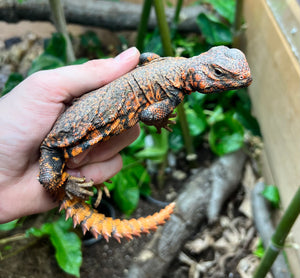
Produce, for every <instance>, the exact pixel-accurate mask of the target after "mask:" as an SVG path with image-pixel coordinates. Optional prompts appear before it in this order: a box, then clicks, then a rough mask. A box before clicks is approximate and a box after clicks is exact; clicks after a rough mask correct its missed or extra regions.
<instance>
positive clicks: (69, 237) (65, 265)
mask: <svg viewBox="0 0 300 278" xmlns="http://www.w3.org/2000/svg"><path fill="white" fill-rule="evenodd" d="M71 227H72V221H71V219H70V220H69V221H65V220H64V218H63V217H61V218H60V219H59V220H58V221H55V222H52V223H45V224H44V225H43V226H42V227H41V228H40V229H36V228H30V229H29V230H28V231H27V235H28V236H29V235H33V236H36V237H42V236H49V238H50V241H51V243H52V245H53V246H54V248H55V258H56V260H57V262H58V264H59V266H60V267H61V268H62V269H63V270H64V271H65V272H67V273H69V274H72V275H75V276H77V277H79V269H80V266H81V263H82V253H81V240H80V238H79V237H78V236H77V235H76V234H75V233H74V232H71V231H70V228H71Z"/></svg>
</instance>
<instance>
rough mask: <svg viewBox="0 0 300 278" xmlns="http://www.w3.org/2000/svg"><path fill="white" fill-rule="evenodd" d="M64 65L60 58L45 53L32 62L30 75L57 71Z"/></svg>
mask: <svg viewBox="0 0 300 278" xmlns="http://www.w3.org/2000/svg"><path fill="white" fill-rule="evenodd" d="M64 65H65V63H64V62H63V61H62V60H61V59H60V58H57V57H55V56H52V55H49V54H46V53H43V54H41V55H40V56H39V57H37V58H36V59H35V60H34V61H33V62H32V65H31V68H30V69H29V71H28V75H30V74H33V73H34V72H37V71H40V70H47V69H55V68H58V67H62V66H64Z"/></svg>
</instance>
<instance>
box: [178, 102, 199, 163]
mask: <svg viewBox="0 0 300 278" xmlns="http://www.w3.org/2000/svg"><path fill="white" fill-rule="evenodd" d="M183 105H184V103H183V102H182V103H181V104H180V105H178V107H177V112H178V118H179V123H180V127H181V131H182V136H183V141H184V146H185V150H186V153H187V156H190V155H192V154H195V149H194V145H193V139H192V137H191V134H190V131H189V124H188V121H187V118H186V113H185V110H184V106H183ZM195 158H196V157H195ZM190 161H191V162H192V161H193V160H190ZM193 164H194V163H192V164H191V165H190V166H192V167H196V165H193Z"/></svg>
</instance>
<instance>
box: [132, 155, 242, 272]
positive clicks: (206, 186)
mask: <svg viewBox="0 0 300 278" xmlns="http://www.w3.org/2000/svg"><path fill="white" fill-rule="evenodd" d="M244 161H245V155H244V154H243V153H242V152H240V151H238V152H235V153H232V154H229V155H226V156H224V157H222V158H220V159H218V160H216V161H215V162H214V163H213V165H212V167H211V168H213V167H220V168H223V171H222V172H223V173H224V175H223V179H222V181H223V186H224V187H225V188H230V186H229V184H231V186H232V187H234V188H236V186H237V184H238V183H239V181H237V180H235V181H233V179H231V178H230V177H229V176H228V175H227V173H230V175H231V174H232V175H235V176H241V172H242V169H243V164H244ZM211 168H209V169H204V170H201V171H200V170H199V171H198V172H197V173H196V174H194V175H193V176H192V177H191V178H190V179H189V181H187V182H186V183H185V190H184V191H183V192H182V193H181V194H180V195H179V196H178V198H177V200H176V208H175V212H174V214H173V215H172V216H171V218H170V220H169V221H168V222H167V223H166V224H165V225H164V226H163V227H161V228H160V229H158V231H157V232H156V233H155V235H154V237H153V239H152V240H151V241H150V243H149V244H148V245H147V246H146V247H145V249H144V250H143V251H142V252H141V253H140V254H139V256H138V257H137V258H136V260H135V262H134V263H133V264H132V265H131V266H130V268H129V271H128V275H127V276H128V277H130V278H135V277H139V278H146V277H147V278H151V277H155V278H157V277H161V276H162V275H163V273H164V271H165V270H166V268H167V267H168V265H169V264H170V262H171V261H172V260H173V259H174V258H175V256H176V255H177V254H178V252H179V251H180V249H181V246H182V245H183V244H184V242H185V241H186V240H187V239H188V238H189V237H190V236H191V235H192V234H193V233H194V232H195V229H196V228H197V227H199V225H200V224H202V223H203V222H204V220H205V219H206V215H207V209H208V206H209V203H210V198H211V195H212V190H213V188H214V186H213V184H214V176H213V174H212V171H211ZM229 191H230V189H229ZM219 200H223V199H222V198H220V199H219ZM223 201H224V200H223ZM221 202H222V201H221ZM216 205H217V206H219V207H221V206H222V205H221V204H216Z"/></svg>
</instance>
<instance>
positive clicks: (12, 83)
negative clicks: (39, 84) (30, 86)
mask: <svg viewBox="0 0 300 278" xmlns="http://www.w3.org/2000/svg"><path fill="white" fill-rule="evenodd" d="M23 79H24V78H23V76H22V75H21V74H19V73H11V74H10V75H9V77H8V79H7V81H6V83H5V86H4V88H3V90H2V93H1V96H4V95H5V94H7V93H8V92H10V91H11V90H12V89H13V88H14V87H16V86H17V85H18V84H19V83H21V82H22V81H23Z"/></svg>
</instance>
